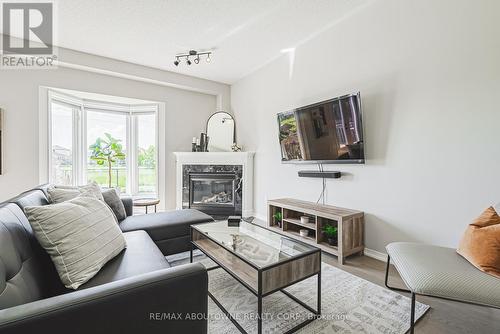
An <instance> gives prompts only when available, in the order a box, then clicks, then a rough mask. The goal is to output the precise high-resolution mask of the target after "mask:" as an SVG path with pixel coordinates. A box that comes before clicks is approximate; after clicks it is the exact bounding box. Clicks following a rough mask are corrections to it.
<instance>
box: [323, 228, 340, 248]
mask: <svg viewBox="0 0 500 334" xmlns="http://www.w3.org/2000/svg"><path fill="white" fill-rule="evenodd" d="M323 234H324V235H325V236H326V240H327V241H328V244H330V245H332V246H337V226H332V225H330V224H326V225H324V226H323Z"/></svg>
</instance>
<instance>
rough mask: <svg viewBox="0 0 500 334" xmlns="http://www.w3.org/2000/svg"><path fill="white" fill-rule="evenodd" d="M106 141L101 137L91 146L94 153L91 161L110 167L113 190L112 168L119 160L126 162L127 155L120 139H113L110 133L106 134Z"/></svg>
mask: <svg viewBox="0 0 500 334" xmlns="http://www.w3.org/2000/svg"><path fill="white" fill-rule="evenodd" d="M104 135H105V136H106V138H105V139H103V138H101V137H99V138H97V140H96V141H95V143H94V144H92V145H90V146H89V149H90V150H91V151H92V152H91V155H90V159H92V160H94V161H95V162H96V163H97V164H98V165H99V166H104V165H106V164H107V166H108V185H109V187H110V188H111V177H112V174H111V168H112V167H113V164H114V163H115V162H116V161H117V160H125V153H123V152H122V150H123V146H122V144H120V141H121V140H119V139H116V138H113V137H112V136H111V135H110V134H109V133H105V134H104Z"/></svg>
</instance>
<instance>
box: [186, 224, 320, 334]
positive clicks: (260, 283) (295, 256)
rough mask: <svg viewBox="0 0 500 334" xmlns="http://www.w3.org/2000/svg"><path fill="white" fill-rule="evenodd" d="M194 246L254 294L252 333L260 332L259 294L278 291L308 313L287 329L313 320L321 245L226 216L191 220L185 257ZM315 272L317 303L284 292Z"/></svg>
mask: <svg viewBox="0 0 500 334" xmlns="http://www.w3.org/2000/svg"><path fill="white" fill-rule="evenodd" d="M194 248H198V249H199V250H201V251H202V252H203V253H204V254H205V255H206V256H207V257H209V258H210V259H212V260H213V261H214V262H215V263H217V265H218V266H217V267H214V268H210V270H211V269H217V268H222V269H224V270H225V271H226V272H227V273H228V274H230V275H231V276H233V277H234V278H235V279H236V280H237V281H238V282H239V283H241V284H242V285H243V286H245V287H246V288H247V289H248V290H249V291H250V292H252V293H253V294H254V295H255V296H256V297H257V313H258V314H257V333H258V334H261V333H262V299H263V298H264V297H266V296H268V295H270V294H272V293H275V292H278V291H280V292H282V293H283V294H285V295H286V296H288V297H289V298H291V299H292V300H294V301H295V302H297V303H298V304H300V305H301V306H302V307H304V308H305V309H307V310H308V311H310V312H311V313H313V316H309V317H307V319H306V320H304V321H303V322H302V323H300V324H298V325H296V326H295V327H294V328H292V329H290V330H289V331H287V333H292V332H295V331H297V330H298V329H300V328H302V327H304V326H305V325H307V324H308V323H310V322H311V321H313V320H315V319H316V318H317V317H318V316H319V315H320V314H321V250H320V249H319V248H316V247H313V246H311V245H308V244H305V243H302V242H300V241H297V240H293V239H290V238H287V237H285V236H282V235H280V234H278V233H275V232H273V231H271V230H268V229H266V228H264V227H262V226H259V225H256V224H253V223H248V222H245V221H242V222H241V223H240V225H239V226H238V227H232V226H228V222H227V221H218V222H215V223H204V224H196V225H191V256H190V261H191V262H193V249H194ZM315 275H317V280H318V281H317V308H316V310H315V309H313V308H312V307H310V306H309V305H306V304H305V303H303V302H302V301H301V300H299V299H298V298H296V297H295V296H293V295H292V294H290V293H289V292H287V291H285V290H284V289H285V288H286V287H288V286H290V285H293V284H295V283H298V282H300V281H303V280H305V279H307V278H309V277H312V276H315ZM208 294H209V296H210V298H211V299H212V300H213V301H214V302H215V303H216V304H217V306H218V307H219V308H220V309H221V310H222V311H223V312H224V313H225V314H226V316H227V317H228V318H229V319H230V320H231V321H232V322H233V324H234V325H235V326H236V327H237V328H238V329H239V330H240V331H241V332H242V333H247V332H246V331H245V330H244V329H243V327H242V326H241V325H240V324H239V323H238V322H237V320H236V319H235V318H234V317H233V316H232V315H231V314H230V313H229V312H228V311H227V310H226V309H225V308H224V306H223V305H222V304H221V303H220V302H219V301H218V300H217V299H216V298H215V296H214V295H213V294H212V293H210V291H209V292H208Z"/></svg>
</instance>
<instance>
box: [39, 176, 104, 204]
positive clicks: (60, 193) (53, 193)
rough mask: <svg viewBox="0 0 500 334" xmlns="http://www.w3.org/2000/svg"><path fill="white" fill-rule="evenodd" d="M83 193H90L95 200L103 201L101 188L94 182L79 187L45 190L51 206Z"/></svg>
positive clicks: (56, 186) (59, 187) (60, 187)
mask: <svg viewBox="0 0 500 334" xmlns="http://www.w3.org/2000/svg"><path fill="white" fill-rule="evenodd" d="M84 192H91V193H92V194H93V195H94V196H95V198H97V199H99V200H101V201H103V200H104V198H103V197H102V194H101V188H100V187H99V185H98V184H97V183H96V182H95V181H94V182H91V183H89V184H87V185H84V186H79V187H75V186H59V185H55V186H53V187H50V188H48V189H47V193H48V194H49V200H50V203H52V204H57V203H62V202H65V201H68V200H70V199H73V198H75V197H77V196H79V195H80V194H81V193H84Z"/></svg>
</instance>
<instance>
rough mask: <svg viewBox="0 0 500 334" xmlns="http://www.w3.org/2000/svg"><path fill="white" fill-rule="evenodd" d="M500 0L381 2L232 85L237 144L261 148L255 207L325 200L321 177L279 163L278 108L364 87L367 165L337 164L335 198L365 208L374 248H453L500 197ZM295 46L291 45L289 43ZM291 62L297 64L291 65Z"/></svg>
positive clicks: (332, 183) (331, 196)
mask: <svg viewBox="0 0 500 334" xmlns="http://www.w3.org/2000/svg"><path fill="white" fill-rule="evenodd" d="M499 12H500V2H498V1H493V0H491V1H487V0H484V1H470V0H439V1H435V0H420V1H412V0H378V1H373V2H371V3H370V4H369V5H367V6H366V7H364V8H362V9H361V10H359V11H357V12H355V13H353V14H352V15H350V16H348V17H345V18H344V19H343V20H341V21H339V22H338V23H337V24H335V25H333V26H332V27H331V28H329V29H328V30H325V31H324V32H322V33H320V34H318V35H316V36H315V37H314V38H312V39H310V40H309V41H307V42H305V43H303V44H302V45H300V46H298V47H297V49H296V52H295V59H294V62H293V64H290V59H291V58H289V57H288V56H287V55H284V56H283V57H280V58H279V59H277V60H276V61H274V62H272V63H270V64H268V65H266V66H265V67H264V68H262V69H260V70H259V71H257V72H256V73H254V74H252V75H250V76H248V77H246V78H244V79H242V80H241V81H239V82H237V83H236V84H235V85H234V86H232V87H231V101H232V108H233V111H234V113H235V115H236V122H237V132H238V140H239V143H241V144H243V146H244V148H245V149H246V150H255V151H257V154H256V156H255V189H254V192H255V206H256V210H257V212H256V214H257V215H258V216H265V215H266V200H267V199H271V198H278V197H283V196H287V197H294V198H300V199H304V200H310V201H316V200H317V198H318V195H319V193H320V190H321V181H320V180H319V179H305V178H298V177H297V171H298V170H300V169H307V168H310V169H314V168H316V167H315V166H313V165H308V166H297V165H286V164H281V163H280V151H279V145H278V139H277V138H278V131H277V121H276V113H278V112H282V111H286V110H289V109H291V108H294V107H299V106H302V105H306V104H309V103H312V102H317V101H321V100H325V99H328V98H331V97H335V96H338V95H342V94H345V93H350V92H356V91H358V90H360V91H361V95H362V103H363V109H364V125H365V140H366V151H367V159H368V160H367V163H366V165H357V166H356V165H350V166H344V165H332V166H328V169H331V170H341V171H342V172H343V173H345V174H346V175H345V176H344V177H342V178H341V179H340V180H329V181H328V182H327V185H328V200H327V202H328V203H329V204H334V205H338V206H344V207H348V208H353V209H359V210H362V211H364V212H365V213H366V244H367V246H368V247H369V248H371V249H374V250H376V251H381V252H383V251H384V247H385V245H386V244H387V243H389V242H391V241H397V240H399V241H400V240H411V241H422V242H427V243H432V244H438V245H443V246H450V247H455V246H456V245H457V242H458V240H459V238H460V235H461V233H462V232H463V230H464V228H465V226H466V224H468V223H469V222H470V221H471V219H473V218H474V217H476V216H478V215H479V214H480V212H481V211H482V210H483V209H484V208H486V207H487V206H489V205H491V204H494V203H496V202H498V201H500V108H499V105H498V94H499V92H500V62H499V59H500V39H499V38H498V32H499V31H500V20H498V13H499ZM291 47H293V46H291ZM290 65H292V67H291V69H290Z"/></svg>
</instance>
